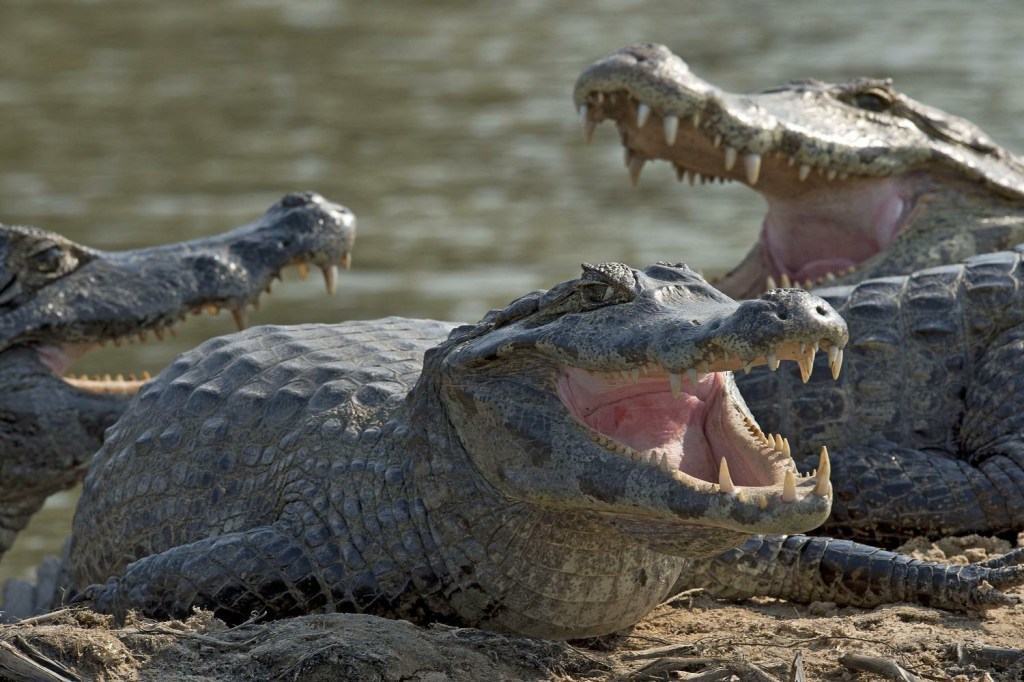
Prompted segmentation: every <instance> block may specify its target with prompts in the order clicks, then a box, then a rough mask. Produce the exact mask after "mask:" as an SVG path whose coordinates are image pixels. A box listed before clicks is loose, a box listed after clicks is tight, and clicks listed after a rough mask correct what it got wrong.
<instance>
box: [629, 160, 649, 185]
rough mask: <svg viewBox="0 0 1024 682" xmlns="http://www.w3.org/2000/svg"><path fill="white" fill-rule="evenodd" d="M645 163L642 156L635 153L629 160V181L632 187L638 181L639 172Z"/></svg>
mask: <svg viewBox="0 0 1024 682" xmlns="http://www.w3.org/2000/svg"><path fill="white" fill-rule="evenodd" d="M645 163H647V161H646V160H644V158H643V157H641V156H639V155H637V156H634V157H633V158H632V159H630V162H629V181H630V183H632V185H633V186H634V187H636V186H637V185H638V184H639V183H640V172H641V171H642V170H643V169H644V164H645Z"/></svg>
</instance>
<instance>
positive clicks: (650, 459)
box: [647, 452, 658, 467]
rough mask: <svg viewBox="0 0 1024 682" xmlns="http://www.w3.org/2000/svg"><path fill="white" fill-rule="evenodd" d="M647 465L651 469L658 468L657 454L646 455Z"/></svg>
mask: <svg viewBox="0 0 1024 682" xmlns="http://www.w3.org/2000/svg"><path fill="white" fill-rule="evenodd" d="M647 463H648V464H649V465H651V466H652V467H656V466H658V453H656V452H651V453H650V454H649V455H647Z"/></svg>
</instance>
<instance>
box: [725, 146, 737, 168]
mask: <svg viewBox="0 0 1024 682" xmlns="http://www.w3.org/2000/svg"><path fill="white" fill-rule="evenodd" d="M735 165H736V148H735V147H726V148H725V170H727V171H730V170H732V167H733V166H735Z"/></svg>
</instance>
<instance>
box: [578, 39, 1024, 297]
mask: <svg viewBox="0 0 1024 682" xmlns="http://www.w3.org/2000/svg"><path fill="white" fill-rule="evenodd" d="M574 101H575V104H576V107H577V110H578V111H579V113H580V115H581V117H582V123H583V131H584V136H585V137H586V138H587V139H588V140H589V138H590V136H591V135H592V134H593V130H594V127H595V126H596V125H597V124H598V123H599V122H601V121H603V120H605V119H610V120H613V121H614V122H615V123H616V125H617V126H618V128H619V131H620V133H621V136H622V143H623V145H624V146H625V149H626V165H627V167H628V168H629V173H630V176H631V178H632V180H633V182H634V183H636V182H637V180H638V178H639V175H640V171H641V169H642V168H643V166H644V164H645V163H646V162H647V161H649V160H653V159H664V160H667V161H669V162H671V163H672V164H673V165H674V166H675V168H676V172H677V176H678V178H679V179H680V180H683V179H686V180H688V181H689V182H690V183H691V184H693V183H694V182H695V181H697V180H699V181H700V182H701V183H704V182H706V181H709V180H715V179H719V180H728V181H733V180H734V181H738V182H741V183H744V184H746V185H747V186H749V187H751V188H753V189H755V190H757V191H758V192H759V193H760V194H761V195H762V196H763V197H764V199H765V201H766V202H767V205H768V210H767V213H766V215H765V218H764V221H763V223H762V225H761V230H760V234H759V236H758V239H757V243H756V244H755V245H754V247H753V248H752V249H751V251H750V252H749V253H748V255H747V256H746V258H745V259H744V261H743V262H742V263H741V264H740V265H739V266H737V267H736V268H734V269H733V270H732V271H731V272H729V273H728V274H727V275H725V276H724V277H723V278H722V279H721V280H720V281H719V282H718V283H717V284H718V286H719V287H720V288H721V289H722V290H723V291H725V292H726V293H728V294H730V295H732V296H734V297H737V298H745V297H750V296H754V295H757V294H758V293H759V292H761V291H763V290H765V289H770V288H771V287H772V286H773V282H777V283H780V284H782V285H783V286H787V285H788V284H789V283H790V282H792V283H794V284H797V283H798V284H801V285H803V286H805V287H807V286H813V285H817V284H821V283H824V282H825V281H832V280H838V281H840V282H852V281H859V280H861V279H864V278H867V277H874V276H885V275H896V274H906V273H908V272H911V271H913V270H916V269H920V268H924V267H928V266H931V265H938V264H942V263H947V262H958V261H960V260H962V259H963V258H965V257H967V256H970V255H973V254H975V253H981V252H987V251H994V250H998V249H1002V248H1006V247H1007V246H1010V245H1012V244H1015V243H1018V242H1020V241H1022V240H1024V164H1022V162H1021V161H1020V160H1019V159H1018V158H1017V157H1016V156H1014V155H1013V154H1011V153H1010V152H1008V151H1006V150H1005V149H1003V148H1002V147H1000V146H998V145H997V144H995V143H994V142H993V141H992V140H991V139H989V137H988V136H987V135H986V134H985V133H984V132H982V131H981V130H980V129H979V128H978V127H976V126H975V125H973V124H972V123H970V122H969V121H966V120H964V119H961V118H958V117H956V116H953V115H951V114H948V113H946V112H943V111H940V110H939V109H936V108H934V107H930V106H927V105H925V104H922V103H920V102H917V101H915V100H913V99H911V98H909V97H907V96H906V95H904V94H902V93H900V92H899V91H897V90H896V89H895V88H894V87H893V84H892V82H891V81H889V80H882V79H871V78H859V79H855V80H852V81H849V82H846V83H839V84H832V83H824V82H821V81H817V80H797V81H792V82H790V83H788V84H786V85H783V86H780V87H776V88H771V89H769V90H765V91H763V92H759V93H755V94H734V93H730V92H726V91H724V90H721V89H719V88H717V87H715V86H714V85H711V84H710V83H708V82H706V81H704V80H701V79H700V78H698V77H697V76H695V75H694V74H693V73H691V72H690V69H689V67H688V66H687V64H686V62H684V61H683V60H682V59H680V58H679V57H677V56H676V55H674V54H673V53H672V52H671V51H670V50H669V49H668V48H667V47H665V46H663V45H656V44H644V45H635V46H631V47H627V48H624V49H622V50H619V51H618V52H616V53H615V54H613V55H610V56H608V57H606V58H604V59H601V60H599V61H597V62H595V63H594V64H592V65H591V66H590V67H588V68H587V69H586V70H585V71H584V72H583V74H582V75H581V76H580V77H579V79H578V80H577V82H576V87H575V92H574Z"/></svg>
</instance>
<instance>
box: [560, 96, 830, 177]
mask: <svg viewBox="0 0 1024 682" xmlns="http://www.w3.org/2000/svg"><path fill="white" fill-rule="evenodd" d="M609 99H610V100H611V101H614V99H615V95H609ZM596 100H597V102H598V103H599V104H600V103H602V102H603V101H604V93H601V92H598V93H596ZM633 101H634V102H635V101H636V100H633ZM579 115H580V120H581V123H582V126H583V139H584V140H585V141H586V142H588V143H589V142H590V141H591V139H593V136H594V130H595V128H596V127H597V124H598V121H594V120H591V118H590V107H589V106H588V105H587V104H581V105H580V108H579ZM650 116H651V107H650V105H648V104H645V103H643V102H637V103H636V126H637V128H643V127H644V125H645V124H646V123H647V121H648V119H649V118H650ZM689 118H690V121H691V122H692V123H693V127H694V128H699V127H700V122H701V121H700V112H699V111H698V112H695V113H694V114H693V115H692V116H690V117H689ZM662 127H663V129H664V133H665V143H666V144H667V145H668V146H670V147H671V146H672V145H674V144H675V143H676V137H677V136H678V134H679V117H678V116H676V115H674V114H669V115H667V116H665V117H663V118H662ZM712 144H713V145H714V146H715V147H716V148H717V147H721V146H722V136H721V135H720V134H717V135H715V137H714V140H713V141H712ZM761 158H762V157H761V154H757V153H754V152H750V153H748V154H744V155H743V170H744V172H745V173H746V177H747V183H748V184H750V185H751V186H753V185H756V184H757V181H758V180H759V179H760V178H761ZM738 160H739V150H737V149H736V148H735V147H730V146H726V147H725V159H724V166H725V170H726V172H728V171H731V170H732V169H733V168H734V167H735V166H736V162H737V161H738ZM645 163H646V159H643V158H641V157H640V156H633V157H631V158H630V157H628V156H627V161H626V165H627V166H628V167H629V175H630V179H631V180H632V182H633V185H634V186H635V185H636V183H637V182H638V181H639V179H640V171H641V170H642V169H643V166H644V164H645ZM787 163H788V164H789V165H790V166H796V165H797V159H796V157H795V156H789V157H788V158H787ZM812 170H817V172H818V175H822V176H824V177H826V178H828V179H829V180H835V179H839V180H846V179H847V178H848V177H850V176H849V173H846V172H843V171H840V170H837V169H835V168H825V167H824V166H811V165H810V164H808V163H801V164H800V166H799V168H798V169H797V178H798V179H799V180H800V181H801V182H803V181H804V180H806V179H807V178H808V177H810V175H811V171H812ZM696 176H697V177H698V178H700V179H701V181H702V182H703V181H704V178H703V176H701V175H700V174H696ZM680 179H681V178H680ZM690 184H693V176H690Z"/></svg>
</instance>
